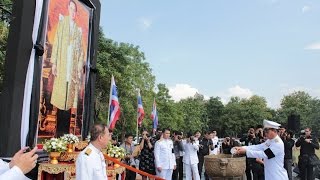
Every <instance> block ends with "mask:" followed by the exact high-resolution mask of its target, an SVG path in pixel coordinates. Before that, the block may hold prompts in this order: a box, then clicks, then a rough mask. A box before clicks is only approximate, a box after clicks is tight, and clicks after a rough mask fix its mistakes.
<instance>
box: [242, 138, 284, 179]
mask: <svg viewBox="0 0 320 180" xmlns="http://www.w3.org/2000/svg"><path fill="white" fill-rule="evenodd" d="M244 148H245V149H246V155H247V157H248V158H260V159H263V161H264V174H265V179H266V180H271V179H272V180H287V179H288V175H287V171H286V170H285V169H284V167H283V163H284V145H283V141H282V140H281V138H280V137H279V136H278V135H277V136H276V137H275V138H274V139H268V140H267V141H266V142H264V143H262V144H258V145H252V146H244ZM268 148H270V150H271V151H272V153H273V154H274V157H271V158H268V156H267V154H266V152H265V150H267V149H268Z"/></svg>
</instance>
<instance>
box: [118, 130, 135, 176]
mask: <svg viewBox="0 0 320 180" xmlns="http://www.w3.org/2000/svg"><path fill="white" fill-rule="evenodd" d="M120 147H122V148H124V149H125V150H126V154H127V155H126V157H125V161H126V164H128V165H130V166H132V167H136V166H137V164H136V157H135V156H134V154H133V152H134V151H135V146H134V144H133V135H132V134H126V135H125V142H124V143H123V144H121V146H120ZM133 179H136V173H135V172H133V171H130V170H126V180H133Z"/></svg>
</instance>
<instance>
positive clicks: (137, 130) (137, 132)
mask: <svg viewBox="0 0 320 180" xmlns="http://www.w3.org/2000/svg"><path fill="white" fill-rule="evenodd" d="M137 91H138V96H137V129H136V137H137V143H139V122H138V121H139V95H140V89H137Z"/></svg>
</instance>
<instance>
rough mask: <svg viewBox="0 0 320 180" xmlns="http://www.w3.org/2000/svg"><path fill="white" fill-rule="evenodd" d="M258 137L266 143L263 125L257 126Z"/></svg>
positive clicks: (261, 141)
mask: <svg viewBox="0 0 320 180" xmlns="http://www.w3.org/2000/svg"><path fill="white" fill-rule="evenodd" d="M256 137H257V138H258V140H259V142H260V143H264V141H265V139H264V136H263V127H262V126H261V125H258V126H257V128H256Z"/></svg>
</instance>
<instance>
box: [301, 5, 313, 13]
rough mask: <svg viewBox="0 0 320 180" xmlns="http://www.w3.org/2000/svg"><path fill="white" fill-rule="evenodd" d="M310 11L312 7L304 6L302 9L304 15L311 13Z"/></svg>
mask: <svg viewBox="0 0 320 180" xmlns="http://www.w3.org/2000/svg"><path fill="white" fill-rule="evenodd" d="M310 9H311V7H310V6H307V5H305V6H303V8H302V13H306V12H308V11H310Z"/></svg>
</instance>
